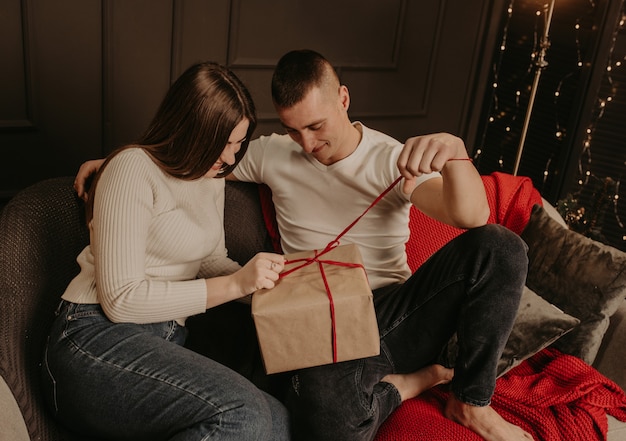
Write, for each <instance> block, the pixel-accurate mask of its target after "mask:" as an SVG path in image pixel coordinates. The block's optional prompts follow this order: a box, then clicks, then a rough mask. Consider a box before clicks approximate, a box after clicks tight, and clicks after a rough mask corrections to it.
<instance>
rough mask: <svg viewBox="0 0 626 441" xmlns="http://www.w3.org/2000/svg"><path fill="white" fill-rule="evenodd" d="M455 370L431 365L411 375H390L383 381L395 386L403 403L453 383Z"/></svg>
mask: <svg viewBox="0 0 626 441" xmlns="http://www.w3.org/2000/svg"><path fill="white" fill-rule="evenodd" d="M453 376H454V370H453V369H449V368H446V367H444V366H442V365H440V364H431V365H430V366H426V367H424V368H422V369H420V370H418V371H416V372H412V373H410V374H389V375H386V376H385V377H384V378H383V379H382V380H381V381H384V382H386V383H391V384H393V385H394V386H395V387H396V389H398V392H399V393H400V398H402V401H405V400H408V399H409V398H414V397H416V396H418V395H419V394H421V393H422V392H424V391H426V390H428V389H430V388H432V387H435V386H437V385H439V384H445V383H449V382H450V381H452V377H453Z"/></svg>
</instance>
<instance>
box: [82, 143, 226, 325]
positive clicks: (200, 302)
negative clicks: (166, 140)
mask: <svg viewBox="0 0 626 441" xmlns="http://www.w3.org/2000/svg"><path fill="white" fill-rule="evenodd" d="M159 173H160V170H158V169H157V168H156V166H155V165H154V164H153V163H152V161H151V160H150V159H149V158H148V157H147V156H146V155H145V153H143V152H141V151H139V150H135V151H134V152H132V151H131V152H128V154H127V152H124V153H122V154H119V155H118V156H116V157H115V158H114V159H113V160H112V161H111V162H110V164H109V165H108V166H107V167H106V169H105V170H104V172H103V173H102V176H101V178H100V180H99V182H98V184H97V189H96V194H95V199H94V217H93V220H92V224H91V232H92V236H91V246H92V251H93V255H94V265H95V278H96V289H97V295H98V301H99V303H100V304H101V305H102V307H103V310H104V311H105V313H106V314H107V316H108V317H109V319H110V320H112V321H114V322H134V323H151V322H160V321H167V320H173V319H179V318H186V317H188V316H190V315H194V314H198V313H201V312H203V311H204V310H205V308H206V284H205V282H204V280H201V279H195V275H196V274H197V272H198V269H199V265H200V260H198V261H197V262H195V261H193V259H192V258H190V259H189V262H184V261H180V262H179V261H177V257H178V256H182V255H184V253H185V252H186V250H185V248H184V247H185V246H186V244H188V242H189V241H184V240H181V249H180V250H177V249H170V250H168V252H167V253H168V255H165V256H156V257H155V256H150V255H149V251H148V249H149V248H150V247H151V245H152V244H151V243H149V241H158V240H159V236H158V235H155V234H154V232H155V230H156V229H158V228H159V227H160V229H158V231H160V232H164V231H170V232H171V233H172V234H176V233H177V228H180V229H183V228H185V227H186V224H185V223H183V222H177V219H176V218H174V219H173V220H171V221H170V222H169V224H168V223H167V218H166V215H167V211H165V210H163V212H159V210H158V208H156V207H157V205H158V202H159V200H163V199H167V197H168V188H167V187H166V186H164V185H163V181H164V179H163V176H159ZM159 198H160V199H159ZM196 202H197V203H198V204H201V203H202V201H196ZM162 219H163V220H162ZM183 220H184V219H183ZM159 222H162V223H163V224H164V225H160V224H159ZM219 228H222V226H219ZM195 240H196V241H197V242H198V243H201V242H202V241H201V239H200V238H196V239H195ZM148 259H150V262H148ZM159 259H161V260H162V262H161V261H160V260H159ZM149 266H150V267H152V268H148V267H149ZM159 271H161V272H162V273H163V276H160V275H159ZM150 272H152V273H153V274H149V273H150Z"/></svg>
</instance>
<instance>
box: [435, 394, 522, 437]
mask: <svg viewBox="0 0 626 441" xmlns="http://www.w3.org/2000/svg"><path fill="white" fill-rule="evenodd" d="M444 415H445V416H446V417H447V418H448V419H451V420H452V421H455V422H457V423H459V424H461V425H462V426H465V427H467V428H468V429H470V430H473V431H474V432H476V433H477V434H478V435H480V436H481V437H483V438H484V439H485V440H486V441H528V440H532V439H533V437H532V435H530V434H529V433H527V432H526V431H525V430H523V429H522V428H521V427H519V426H516V425H514V424H511V423H509V422H508V421H506V420H505V419H504V418H502V417H501V416H500V415H499V414H498V413H497V412H496V411H495V410H494V409H493V407H491V406H484V407H480V406H471V405H469V404H466V403H463V402H462V401H460V400H459V399H458V398H456V397H454V396H451V397H450V399H449V400H448V402H447V403H446V408H445V410H444Z"/></svg>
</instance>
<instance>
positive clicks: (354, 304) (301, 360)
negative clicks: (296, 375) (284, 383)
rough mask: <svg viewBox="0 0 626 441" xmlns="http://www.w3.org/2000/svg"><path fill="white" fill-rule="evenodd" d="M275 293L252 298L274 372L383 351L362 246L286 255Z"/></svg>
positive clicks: (268, 369) (268, 366)
mask: <svg viewBox="0 0 626 441" xmlns="http://www.w3.org/2000/svg"><path fill="white" fill-rule="evenodd" d="M285 259H286V262H287V263H286V265H285V268H284V270H283V272H282V273H281V278H280V279H279V280H278V282H277V284H276V286H275V287H274V288H272V289H269V290H268V289H263V290H259V291H257V292H255V293H254V295H253V296H252V315H253V318H254V323H255V326H256V330H257V335H258V339H259V345H260V348H261V354H262V357H263V362H264V364H265V370H266V372H267V373H268V374H272V373H277V372H285V371H290V370H294V369H301V368H306V367H311V366H320V365H323V364H329V363H336V362H340V361H346V360H354V359H358V358H364V357H370V356H374V355H378V354H379V353H380V336H379V333H378V324H377V321H376V314H375V312H374V304H373V298H372V290H371V288H370V286H369V283H368V281H367V275H366V273H365V269H364V268H363V264H362V259H361V254H360V252H359V249H358V247H357V246H356V245H341V246H336V247H335V248H332V249H330V250H329V251H327V250H324V251H322V252H320V251H312V252H302V253H294V254H289V255H286V256H285Z"/></svg>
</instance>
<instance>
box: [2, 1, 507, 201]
mask: <svg viewBox="0 0 626 441" xmlns="http://www.w3.org/2000/svg"><path fill="white" fill-rule="evenodd" d="M0 2H1V8H2V13H0V36H1V37H2V38H0V59H1V60H2V68H1V69H0V155H1V156H0V158H2V159H1V160H0V197H4V198H5V199H6V198H7V197H10V196H11V195H12V194H14V192H15V191H17V190H19V189H20V188H23V187H25V186H26V185H29V184H31V183H33V182H35V181H38V180H41V179H43V178H46V177H49V176H58V175H67V174H69V175H73V174H74V173H75V172H76V170H77V168H78V166H79V165H80V164H81V163H82V162H83V161H84V160H86V159H89V158H94V157H101V156H103V155H105V154H106V153H108V152H109V151H111V149H113V148H114V147H116V146H118V145H120V144H123V143H126V142H129V141H131V140H133V139H134V138H136V137H137V136H138V135H139V134H140V133H141V131H142V130H143V129H144V127H145V126H146V124H147V122H148V121H149V120H150V118H151V117H152V114H153V112H154V111H155V110H156V107H157V105H158V103H159V102H160V100H161V98H162V96H163V94H164V92H165V90H166V89H167V87H168V86H169V84H170V83H171V82H172V80H173V79H175V78H176V77H177V76H178V75H179V74H180V73H181V72H182V71H183V70H184V69H185V68H186V67H187V66H189V65H190V64H192V63H193V62H196V61H200V60H215V61H218V62H221V63H224V64H227V65H228V66H230V67H231V68H232V69H233V70H234V71H235V72H236V73H237V74H238V75H239V76H240V77H241V78H242V79H243V80H244V82H245V83H246V84H247V85H248V86H249V88H250V89H251V92H252V94H253V96H254V98H255V101H256V102H257V107H258V110H259V117H260V125H259V129H258V132H257V133H259V134H260V133H269V132H271V131H274V130H280V126H279V125H278V124H277V120H276V117H275V114H274V110H273V108H272V105H271V101H270V94H269V83H270V78H271V73H272V67H273V65H274V64H275V62H276V61H277V59H278V58H279V57H280V56H281V55H282V54H283V53H285V52H286V51H288V50H291V49H295V48H302V47H308V48H312V49H316V50H319V51H320V52H322V53H323V54H325V55H326V56H327V57H328V58H329V59H330V60H331V61H332V62H333V63H334V64H335V65H336V67H337V68H338V71H339V73H340V76H341V78H342V81H343V82H344V83H345V84H346V85H347V86H348V88H349V89H350V91H351V96H352V106H351V112H350V113H351V117H352V118H353V119H358V120H361V121H363V122H365V123H366V124H367V125H370V126H371V127H374V128H377V129H380V130H383V131H386V132H388V133H390V134H391V135H393V136H395V137H397V138H399V139H404V138H406V137H408V136H411V135H415V134H420V133H426V132H433V131H443V130H445V131H449V132H453V133H455V134H458V135H460V136H463V137H464V138H466V139H474V135H475V131H476V125H477V121H475V118H476V117H477V115H478V113H479V112H478V111H477V110H478V109H479V108H480V103H479V102H477V100H476V97H477V96H478V97H482V95H483V93H482V92H483V91H484V84H485V83H486V78H487V75H488V69H489V60H486V59H485V54H488V55H490V54H491V48H492V47H493V43H494V35H495V33H497V27H498V20H499V17H500V11H501V8H502V7H503V6H502V5H499V3H501V2H495V1H493V0H471V1H467V0H427V1H426V0H421V1H417V0H385V1H380V0H318V1H316V2H308V1H304V0H269V1H268V0H211V1H207V0H132V1H123V0H100V1H97V0H55V1H53V2H51V1H37V0H21V1H20V0H0ZM492 17H496V18H492ZM485 48H487V49H485Z"/></svg>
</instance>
